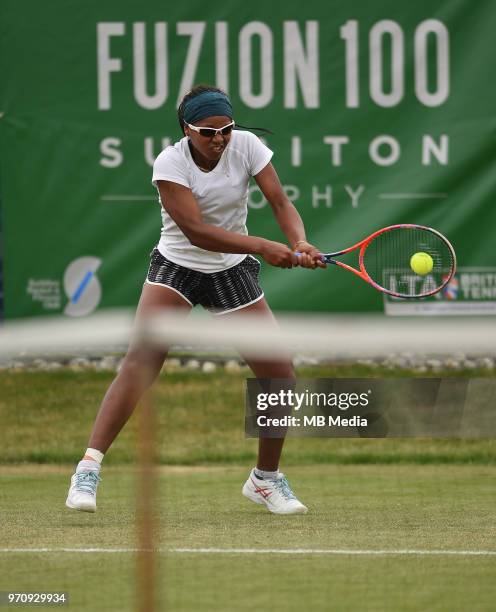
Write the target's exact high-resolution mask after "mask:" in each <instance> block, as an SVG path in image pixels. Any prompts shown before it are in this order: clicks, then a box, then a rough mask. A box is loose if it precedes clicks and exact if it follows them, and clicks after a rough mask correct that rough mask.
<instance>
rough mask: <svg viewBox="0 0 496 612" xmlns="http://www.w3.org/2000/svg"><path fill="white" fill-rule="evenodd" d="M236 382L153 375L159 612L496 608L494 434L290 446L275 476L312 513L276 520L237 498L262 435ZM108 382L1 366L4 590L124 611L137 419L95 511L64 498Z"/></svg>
mask: <svg viewBox="0 0 496 612" xmlns="http://www.w3.org/2000/svg"><path fill="white" fill-rule="evenodd" d="M338 370H339V368H338ZM300 374H301V375H305V376H319V375H320V376H322V375H327V376H333V375H341V376H343V375H346V371H344V370H343V369H341V370H340V371H331V370H330V369H329V368H328V369H326V370H325V372H324V371H322V370H320V369H314V370H312V371H305V372H304V374H303V373H300ZM405 374H406V373H403V372H398V373H396V372H393V373H391V372H389V375H405ZM245 375H246V373H239V374H226V373H224V372H216V373H214V374H203V373H188V372H175V373H169V374H168V375H167V376H166V377H164V378H161V379H160V380H159V382H158V384H157V394H156V406H157V410H158V415H157V427H156V430H157V432H158V433H157V438H158V453H157V454H158V462H159V466H158V468H157V481H156V500H155V501H156V504H155V506H154V512H155V517H156V527H157V529H156V533H157V538H156V546H157V549H158V550H159V552H158V576H157V584H158V591H159V599H160V606H159V609H165V610H177V611H192V612H193V611H195V612H196V611H210V610H218V611H222V612H224V611H226V612H227V611H231V610H234V609H236V610H247V611H248V610H269V609H270V610H301V609H309V610H318V611H320V610H322V611H324V610H325V611H327V610H338V611H340V610H343V611H344V610H367V611H368V610H377V611H379V610H381V611H383V610H391V611H393V610H394V611H396V610H406V611H410V610H411V611H417V610H435V611H438V610H439V611H444V610H449V611H454V610H455V611H456V610H460V611H462V610H463V611H465V610H467V609H470V610H472V611H479V610H480V611H483V610H492V609H494V601H495V600H496V545H495V542H496V527H495V524H496V522H495V518H496V512H495V507H496V504H495V502H496V493H495V487H494V482H495V477H496V460H495V459H496V445H495V443H494V441H492V440H490V439H488V440H465V441H456V440H437V441H433V440H387V439H386V440H330V439H321V440H319V439H313V440H308V439H305V440H297V439H293V440H289V441H288V444H287V449H286V453H285V461H284V464H283V466H282V468H283V470H285V471H286V473H287V474H288V476H289V478H290V482H291V484H292V486H293V488H294V490H295V492H296V493H297V494H298V496H299V497H300V499H301V500H302V501H303V502H304V503H305V504H307V505H308V506H309V509H310V512H309V514H308V515H305V516H288V517H284V516H283V517H281V516H274V515H271V514H270V513H268V512H267V511H266V510H265V509H264V508H262V507H261V506H257V505H255V504H253V503H251V502H249V501H248V500H246V499H245V498H243V497H242V496H241V487H242V485H243V482H244V480H245V479H246V477H247V474H248V471H249V468H250V467H251V466H252V462H253V460H254V457H255V445H256V441H254V440H245V439H244V435H243V378H244V376H245ZM348 375H354V376H357V375H359V376H367V375H377V373H376V372H375V373H367V372H364V371H360V372H359V373H358V374H357V372H356V371H353V373H352V374H348ZM111 378H112V374H110V373H95V372H69V371H60V372H52V373H50V372H48V373H46V372H7V371H4V372H1V373H0V388H1V389H2V394H1V397H0V417H1V419H2V423H3V424H4V427H6V431H7V432H8V435H7V436H5V438H4V441H3V444H2V449H1V453H0V514H1V516H2V525H1V528H0V533H1V540H0V548H1V552H0V591H2V590H3V591H5V590H10V589H13V590H30V591H35V590H43V591H49V590H58V591H61V590H64V591H67V592H68V593H69V597H70V604H69V605H68V606H67V607H66V608H62V609H69V610H81V611H84V610H102V611H104V610H116V611H117V610H119V611H121V610H133V609H134V606H135V583H136V559H135V554H134V552H133V549H135V548H136V546H137V539H136V531H135V505H136V491H137V490H138V487H139V482H137V479H139V472H137V471H136V469H135V467H134V465H133V460H134V446H135V441H134V431H135V429H136V424H135V422H134V421H132V422H131V423H130V424H129V427H128V428H127V429H126V430H125V432H124V433H123V435H122V436H121V437H120V438H119V439H118V441H117V443H116V446H115V449H114V450H113V452H112V453H110V454H109V456H108V458H106V460H105V466H104V470H103V472H102V478H103V481H102V485H101V487H100V489H99V497H98V504H99V509H98V512H97V514H95V515H91V514H84V513H77V512H74V511H69V510H67V509H66V508H65V507H64V501H65V496H66V493H67V487H68V481H69V477H70V474H71V473H72V470H73V466H74V463H75V461H76V460H77V459H78V455H79V453H80V451H81V449H82V448H83V447H84V445H85V443H86V438H87V435H88V431H89V427H90V426H91V421H92V418H93V415H94V413H95V410H96V406H97V405H98V402H99V399H100V397H101V395H102V393H103V392H104V390H105V388H106V386H107V385H108V383H109V382H110V380H111ZM63 549H64V550H63ZM89 549H93V550H92V551H91V552H90V551H89ZM185 549H187V550H185ZM264 551H265V552H264ZM285 551H286V552H285ZM288 551H290V552H288ZM296 551H300V552H296ZM301 551H304V552H301ZM6 609H7V608H6Z"/></svg>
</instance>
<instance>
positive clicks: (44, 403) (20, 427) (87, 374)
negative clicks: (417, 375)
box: [0, 366, 496, 465]
mask: <svg viewBox="0 0 496 612" xmlns="http://www.w3.org/2000/svg"><path fill="white" fill-rule="evenodd" d="M441 374H442V375H445V374H446V375H447V374H449V373H441ZM451 374H452V373H451ZM473 374H474V375H477V376H481V375H482V372H476V373H473ZM247 375H248V371H246V372H242V373H225V372H222V371H218V372H215V373H213V374H204V373H201V372H186V371H179V372H170V373H167V374H163V375H162V376H161V377H160V378H159V380H158V382H157V384H156V386H155V402H154V404H155V407H156V410H157V428H156V430H157V440H158V460H159V462H160V463H163V464H171V465H198V464H215V463H223V464H226V463H231V464H238V465H239V464H243V465H246V464H250V463H251V462H253V461H254V458H255V452H256V441H255V440H247V439H245V437H244V379H245V377H246V376H247ZM299 375H300V376H302V377H307V378H310V377H317V376H328V377H336V376H341V377H367V376H369V377H377V376H389V377H395V376H407V375H412V373H411V372H408V371H404V370H401V371H391V370H387V371H383V370H376V369H371V368H367V367H365V366H333V367H331V366H329V367H315V368H312V369H309V368H306V369H302V370H301V371H300V372H299ZM486 375H487V373H486ZM112 379H113V374H111V373H107V372H93V371H84V372H72V371H69V370H62V371H57V372H26V371H21V372H9V371H0V422H1V423H2V429H3V430H4V431H6V432H7V434H8V435H6V436H4V437H3V439H2V444H1V445H0V463H18V462H22V461H25V462H36V463H53V462H55V463H61V462H73V461H76V460H77V458H78V457H79V455H80V454H81V452H82V450H84V448H85V447H86V444H87V440H88V437H89V433H90V430H91V426H92V423H93V420H94V417H95V414H96V411H97V409H98V406H99V404H100V401H101V399H102V397H103V395H104V393H105V391H106V389H107V387H108V385H109V384H110V382H111V381H112ZM134 433H135V420H134V419H131V422H130V424H129V425H128V426H127V427H126V428H125V429H124V431H123V432H122V433H121V435H120V436H119V437H118V438H117V440H116V442H115V443H114V445H113V446H112V449H111V451H110V452H109V453H108V455H107V457H106V463H108V464H113V465H116V464H120V463H122V462H126V463H130V462H133V461H134V460H135V436H134ZM284 462H285V465H308V464H316V463H318V464H320V463H334V464H370V463H398V462H402V463H412V462H413V463H419V464H429V463H477V464H492V463H495V462H496V441H495V440H492V439H479V440H449V439H443V440H416V439H384V440H380V439H369V440H366V439H357V440H353V439H347V440H346V439H341V440H338V439H315V438H314V439H292V440H289V441H288V443H287V445H286V449H285V454H284Z"/></svg>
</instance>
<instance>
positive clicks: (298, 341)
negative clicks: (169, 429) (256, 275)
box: [0, 311, 496, 360]
mask: <svg viewBox="0 0 496 612" xmlns="http://www.w3.org/2000/svg"><path fill="white" fill-rule="evenodd" d="M132 322H133V313H132V312H130V311H107V312H99V313H96V314H94V315H91V316H88V317H85V318H83V319H68V318H59V317H50V318H43V319H40V318H37V319H34V320H24V321H16V322H8V323H6V324H5V325H4V326H3V327H1V328H0V359H1V360H7V359H12V358H16V357H21V358H22V357H36V356H49V355H61V354H65V353H70V354H80V353H81V354H83V353H87V352H108V351H111V350H122V349H123V348H125V347H126V346H127V344H128V342H129V340H130V339H131V338H132V337H136V336H139V337H141V338H142V339H144V340H145V341H146V342H147V343H149V344H152V345H154V346H188V347H197V348H199V349H203V350H205V349H208V350H210V349H213V348H231V349H232V348H235V349H236V350H238V351H240V352H241V353H243V354H245V355H264V356H277V355H281V354H284V353H287V352H288V351H289V352H292V353H294V352H298V353H304V354H309V355H319V356H328V357H331V358H360V357H371V356H382V355H388V354H391V353H405V352H409V353H415V354H418V353H420V354H424V355H451V354H456V353H459V352H463V353H464V354H466V355H474V356H475V355H479V356H480V355H494V354H496V325H495V319H494V317H479V318H460V319H459V318H455V317H449V318H439V317H432V318H421V317H417V318H405V317H401V318H388V317H384V316H352V315H349V316H330V315H306V316H304V315H301V314H300V315H280V316H278V325H277V327H276V326H274V325H273V324H270V323H267V321H266V320H264V319H260V318H259V317H254V316H244V317H242V318H241V317H240V316H239V315H238V316H236V317H226V316H219V317H210V316H208V317H207V316H189V317H185V316H184V315H183V314H178V313H175V312H169V313H165V314H156V315H153V316H152V317H150V318H149V319H148V320H146V321H143V322H142V325H141V326H140V329H139V330H137V329H134V330H133V329H132V327H133V323H132Z"/></svg>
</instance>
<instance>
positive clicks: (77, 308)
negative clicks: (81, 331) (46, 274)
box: [64, 256, 102, 317]
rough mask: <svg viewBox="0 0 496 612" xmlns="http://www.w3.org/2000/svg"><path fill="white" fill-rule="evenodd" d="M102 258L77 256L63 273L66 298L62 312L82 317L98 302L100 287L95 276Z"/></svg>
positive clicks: (91, 310) (100, 292)
mask: <svg viewBox="0 0 496 612" xmlns="http://www.w3.org/2000/svg"><path fill="white" fill-rule="evenodd" d="M101 264H102V260H101V259H99V258H98V257H90V256H88V257H78V259H75V260H74V261H73V262H71V263H70V264H69V265H68V266H67V269H66V271H65V273H64V290H65V293H66V295H67V298H68V300H69V301H68V303H67V306H66V307H65V310H64V314H66V315H68V316H69V317H84V316H85V315H87V314H90V312H93V311H94V310H95V308H96V307H97V306H98V304H99V303H100V299H101V297H102V288H101V285H100V281H99V280H98V278H97V276H96V272H97V270H98V268H99V267H100V266H101Z"/></svg>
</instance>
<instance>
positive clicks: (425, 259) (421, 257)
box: [410, 253, 434, 276]
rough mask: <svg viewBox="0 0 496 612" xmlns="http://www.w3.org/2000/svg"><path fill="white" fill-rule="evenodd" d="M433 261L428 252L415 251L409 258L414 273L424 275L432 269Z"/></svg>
mask: <svg viewBox="0 0 496 612" xmlns="http://www.w3.org/2000/svg"><path fill="white" fill-rule="evenodd" d="M433 265H434V261H433V260H432V257H431V256H430V255H429V254H428V253H415V255H412V257H411V259H410V266H411V268H412V270H413V271H414V272H415V274H419V275H420V276H425V275H426V274H429V272H430V271H431V270H432V266H433Z"/></svg>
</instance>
